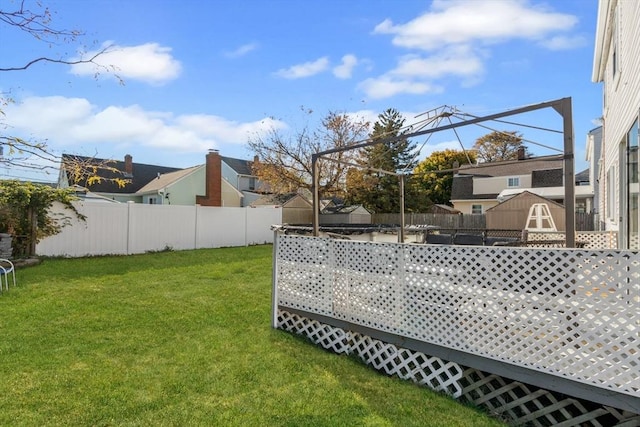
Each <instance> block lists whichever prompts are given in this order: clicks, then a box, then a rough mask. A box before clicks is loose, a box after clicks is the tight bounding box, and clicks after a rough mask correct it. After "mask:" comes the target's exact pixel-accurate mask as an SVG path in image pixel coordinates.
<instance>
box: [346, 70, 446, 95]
mask: <svg viewBox="0 0 640 427" xmlns="http://www.w3.org/2000/svg"><path fill="white" fill-rule="evenodd" d="M358 87H359V88H360V89H362V90H363V91H364V92H365V93H366V94H367V96H369V97H370V98H373V99H382V98H389V97H391V96H394V95H398V94H411V95H423V94H425V93H439V92H441V91H442V88H441V87H439V86H435V85H432V84H430V83H427V82H421V81H415V80H410V79H398V78H394V77H393V76H390V75H383V76H380V77H377V78H370V79H366V80H365V81H363V82H362V83H360V85H359V86H358Z"/></svg>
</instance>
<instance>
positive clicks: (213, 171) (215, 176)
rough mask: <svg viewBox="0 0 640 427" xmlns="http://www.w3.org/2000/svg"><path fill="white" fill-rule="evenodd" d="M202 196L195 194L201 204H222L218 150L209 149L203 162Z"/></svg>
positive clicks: (220, 167) (220, 160) (220, 166)
mask: <svg viewBox="0 0 640 427" xmlns="http://www.w3.org/2000/svg"><path fill="white" fill-rule="evenodd" d="M204 174H205V180H206V181H205V191H206V194H205V195H204V196H196V203H197V204H199V205H201V206H222V159H221V158H220V153H218V150H209V154H207V160H206V164H205V173H204Z"/></svg>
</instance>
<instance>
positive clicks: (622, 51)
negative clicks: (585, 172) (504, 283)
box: [594, 0, 640, 230]
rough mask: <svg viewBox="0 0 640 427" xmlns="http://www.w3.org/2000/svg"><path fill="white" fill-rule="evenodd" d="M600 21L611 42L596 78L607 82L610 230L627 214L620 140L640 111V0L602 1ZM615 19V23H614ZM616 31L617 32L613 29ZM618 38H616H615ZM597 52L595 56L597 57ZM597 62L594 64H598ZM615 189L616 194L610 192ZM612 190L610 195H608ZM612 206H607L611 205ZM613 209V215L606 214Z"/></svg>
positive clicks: (604, 173) (604, 163) (605, 159)
mask: <svg viewBox="0 0 640 427" xmlns="http://www.w3.org/2000/svg"><path fill="white" fill-rule="evenodd" d="M608 10H613V14H612V16H609V18H611V19H607V16H603V13H604V12H606V11H608ZM600 14H601V15H600V16H599V18H598V19H599V24H600V25H602V24H601V21H600V20H606V21H602V22H606V24H605V25H604V28H599V32H598V37H601V38H603V39H604V40H605V43H606V39H607V34H610V35H611V38H610V40H609V43H608V45H605V43H602V52H601V54H606V55H607V56H606V58H602V59H601V60H602V61H604V62H605V63H606V66H605V67H604V73H603V75H599V76H596V75H595V73H594V78H595V79H599V80H598V81H601V82H603V83H604V87H603V91H604V96H603V119H604V130H603V148H602V158H601V168H602V169H601V175H600V176H601V177H602V178H604V179H603V180H602V181H612V182H608V184H605V185H604V186H603V187H602V190H604V193H603V194H606V196H604V197H602V198H601V206H602V209H601V218H602V220H603V221H604V226H605V228H606V229H607V230H619V229H620V222H621V217H622V215H623V214H624V212H622V209H621V206H622V202H623V200H621V199H622V197H621V196H624V195H621V189H622V187H621V181H620V176H621V173H620V171H622V170H623V168H624V162H622V161H621V143H622V142H623V141H624V138H625V135H626V134H627V132H628V131H629V129H630V128H631V126H632V125H633V123H634V122H635V121H636V119H637V118H638V112H639V110H640V43H638V40H640V26H639V25H638V22H640V2H637V1H615V0H612V1H610V0H601V5H600ZM614 21H615V22H614ZM614 30H617V31H616V34H612V31H614ZM616 38H617V40H616ZM616 43H617V46H616V49H615V50H616V55H617V57H618V66H617V71H616V74H615V76H614V73H613V51H614V49H613V46H614V44H616ZM597 55H598V52H596V59H597V58H598V56H597ZM597 65H598V64H595V66H596V67H597ZM610 192H613V194H610ZM607 193H609V194H607ZM610 204H611V205H612V206H608V205H610ZM609 212H611V213H612V215H607V213H609Z"/></svg>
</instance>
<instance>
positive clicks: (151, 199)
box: [149, 197, 156, 205]
mask: <svg viewBox="0 0 640 427" xmlns="http://www.w3.org/2000/svg"><path fill="white" fill-rule="evenodd" d="M149 204H150V205H155V204H156V198H155V197H149Z"/></svg>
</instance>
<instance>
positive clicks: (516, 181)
mask: <svg viewBox="0 0 640 427" xmlns="http://www.w3.org/2000/svg"><path fill="white" fill-rule="evenodd" d="M507 187H520V178H518V177H516V178H509V179H508V180H507Z"/></svg>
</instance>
